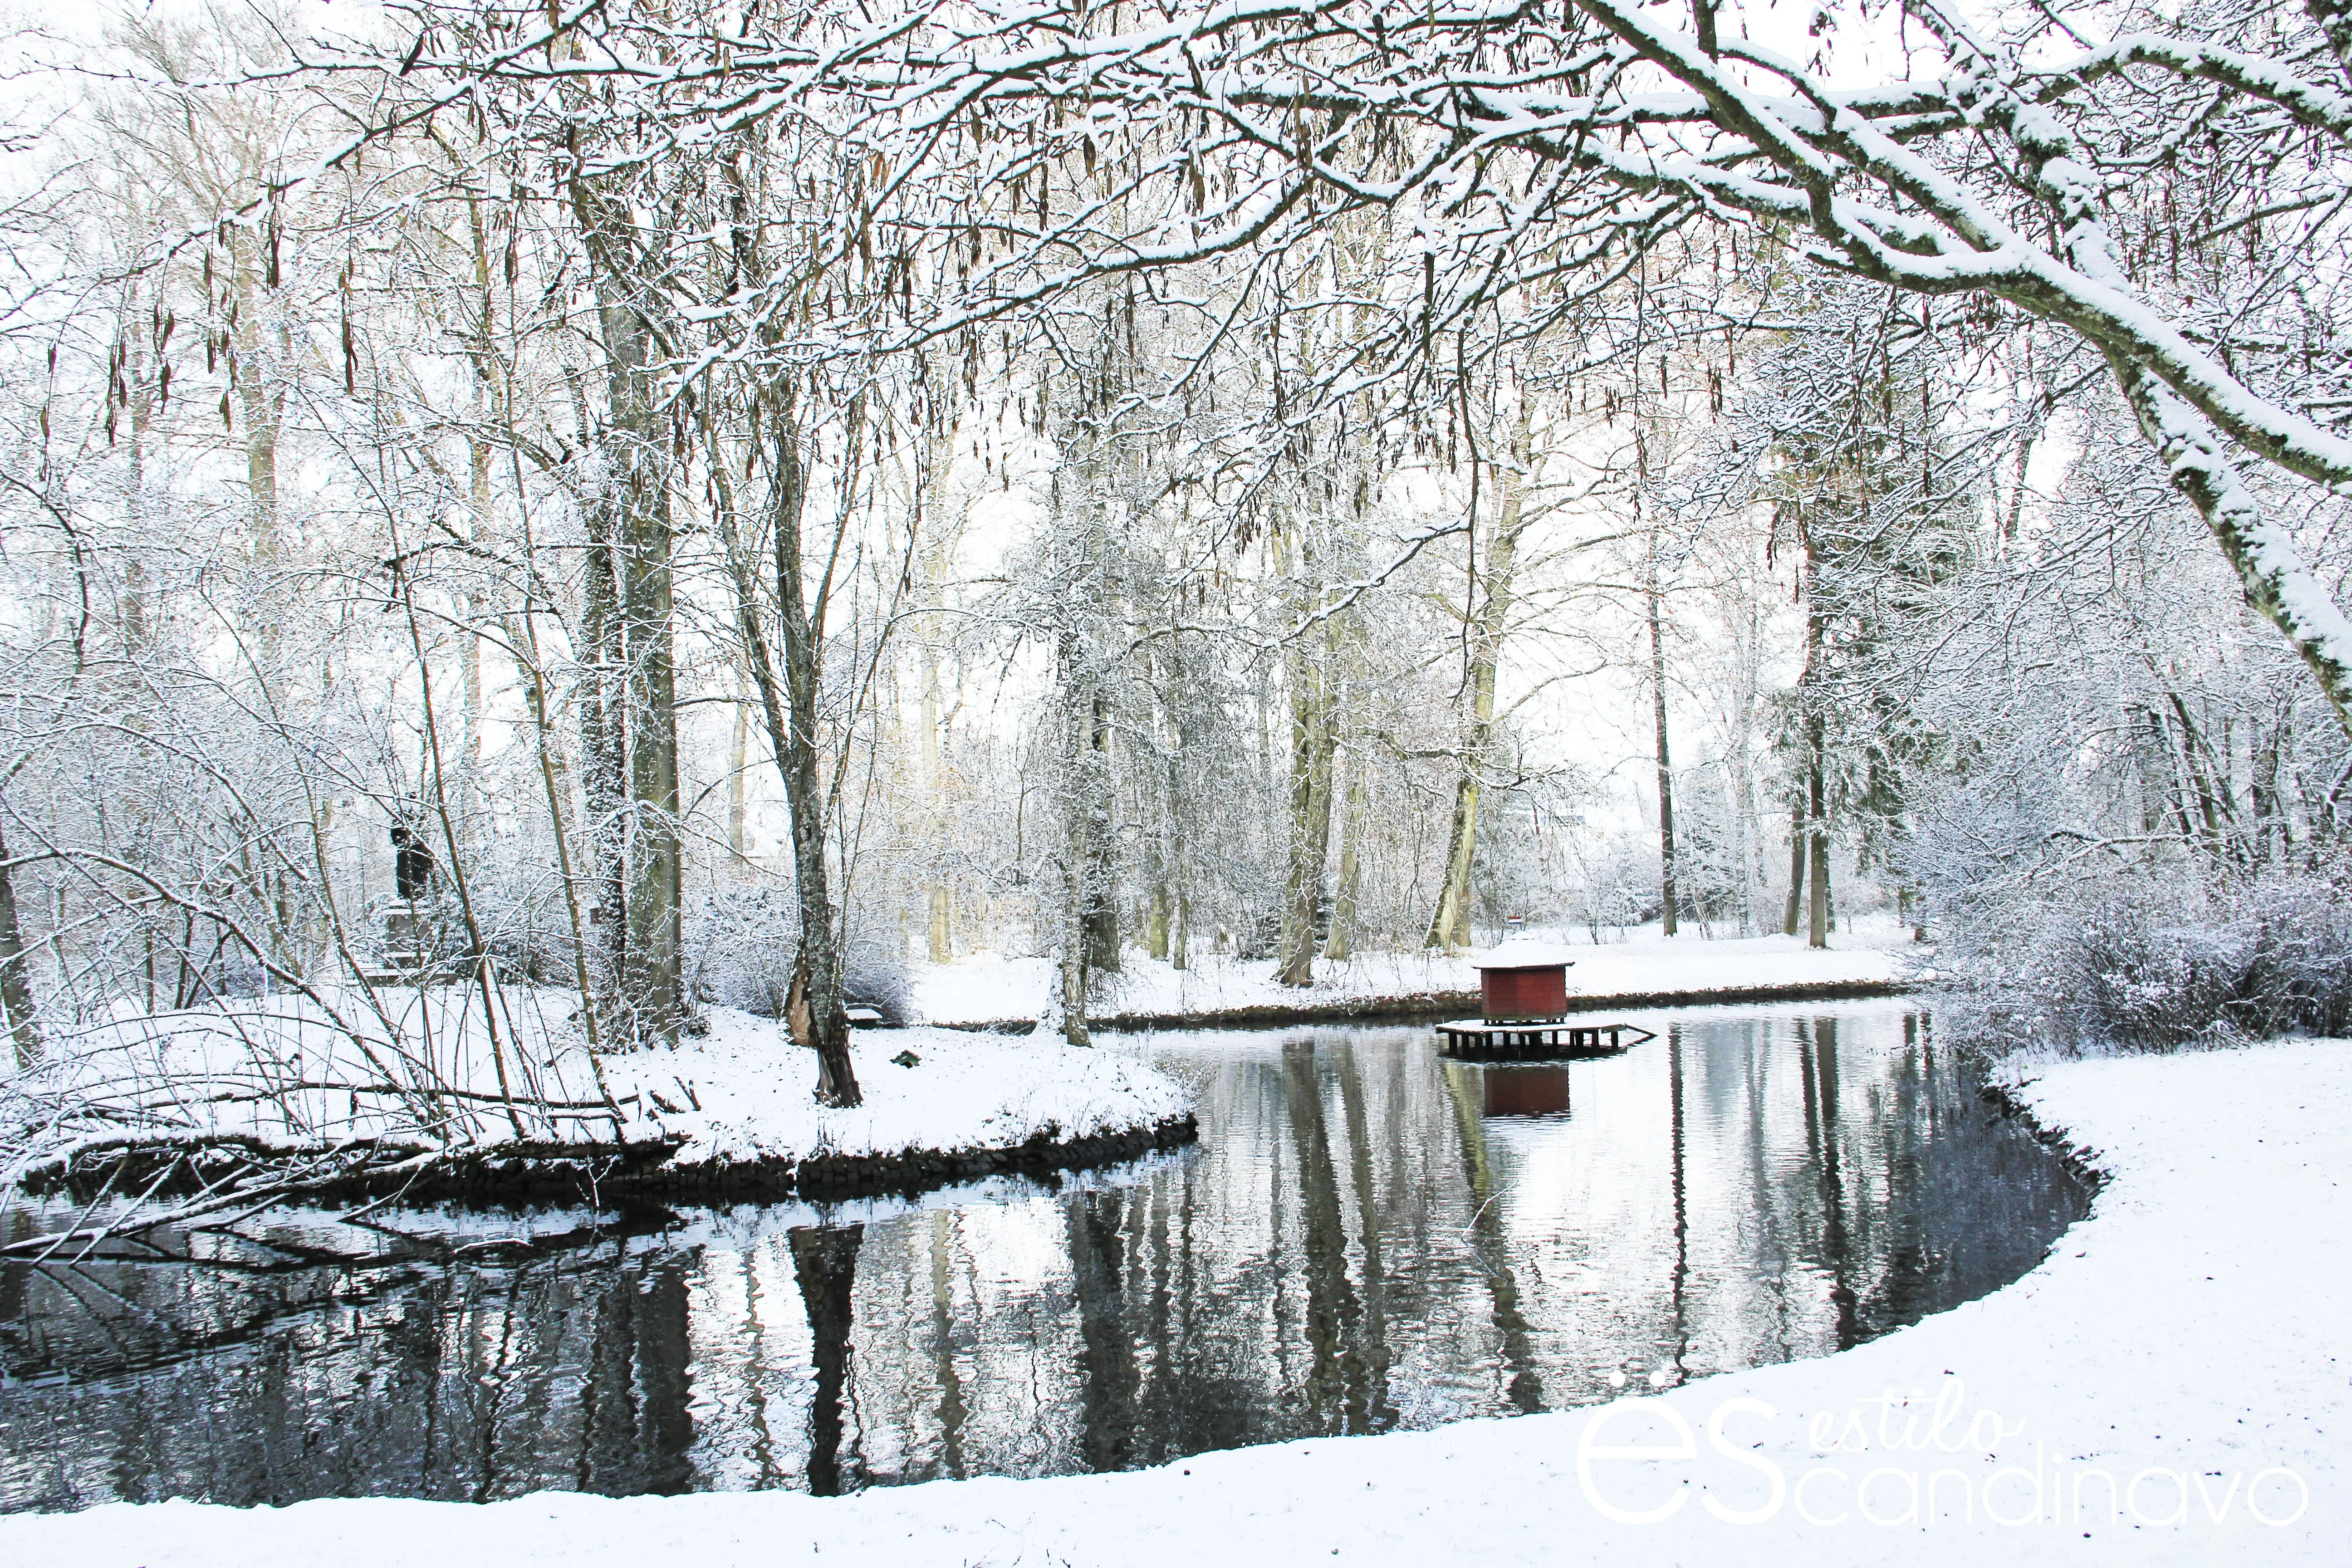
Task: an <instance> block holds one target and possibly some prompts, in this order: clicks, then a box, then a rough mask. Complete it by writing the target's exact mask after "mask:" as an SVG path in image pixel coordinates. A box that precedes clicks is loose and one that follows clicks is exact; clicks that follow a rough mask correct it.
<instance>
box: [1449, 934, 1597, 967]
mask: <svg viewBox="0 0 2352 1568" xmlns="http://www.w3.org/2000/svg"><path fill="white" fill-rule="evenodd" d="M1569 951H1570V950H1569V949H1568V947H1567V946H1565V945H1564V944H1562V943H1560V942H1535V941H1532V940H1530V941H1527V942H1517V941H1513V942H1504V943H1503V944H1501V945H1500V946H1498V947H1492V948H1489V949H1487V950H1486V952H1483V953H1481V954H1480V955H1479V956H1477V957H1476V958H1474V959H1472V960H1471V961H1470V967H1471V968H1473V969H1565V968H1567V967H1568V966H1569V965H1570V964H1571V963H1575V962H1576V960H1575V959H1573V958H1570V956H1569Z"/></svg>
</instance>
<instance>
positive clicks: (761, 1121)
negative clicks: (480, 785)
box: [0, 987, 1194, 1201]
mask: <svg viewBox="0 0 2352 1568" xmlns="http://www.w3.org/2000/svg"><path fill="white" fill-rule="evenodd" d="M565 997H568V994H544V993H529V994H523V993H518V994H517V995H516V996H515V997H513V998H509V999H507V1000H508V1001H509V1006H508V1009H507V1015H506V1018H505V1020H504V1023H505V1026H506V1027H505V1032H504V1034H503V1036H502V1037H499V1040H498V1043H497V1044H496V1045H495V1046H494V1045H493V1044H492V1043H491V1042H490V1039H489V1032H488V1031H486V1030H484V1029H482V1028H481V1027H480V1026H479V1013H478V1009H475V1008H474V994H473V993H472V992H471V991H470V990H469V989H468V988H464V987H447V988H438V989H436V990H433V991H430V992H426V993H425V994H422V995H419V994H416V993H414V992H412V993H409V994H407V1005H406V1008H405V1010H404V1011H401V1012H396V1013H394V1014H393V1015H392V1021H393V1023H394V1024H395V1025H397V1026H398V1028H397V1030H396V1031H394V1030H386V1031H384V1032H383V1034H384V1037H383V1038H378V1039H374V1040H367V1039H362V1038H358V1037H355V1036H354V1035H353V1034H352V1032H349V1031H347V1030H341V1029H338V1028H336V1027H333V1026H331V1023H330V1020H329V1019H328V1018H327V1017H326V1016H324V1015H323V1014H322V1012H321V1010H320V1008H319V1007H318V1006H317V1005H314V1004H313V1003H311V1002H310V1001H309V1000H308V999H305V998H300V997H278V998H263V999H259V1000H256V1001H251V1002H245V1003H238V1004H234V1005H219V1006H215V1007H211V1008H205V1009H194V1010H191V1011H188V1012H184V1013H179V1014H172V1015H163V1016H155V1017H147V1016H140V1017H136V1018H126V1019H123V1020H121V1021H119V1022H118V1023H116V1024H115V1025H113V1026H111V1027H110V1028H109V1029H106V1030H103V1031H96V1032H93V1033H92V1035H90V1036H89V1037H85V1038H84V1039H83V1040H82V1041H81V1042H79V1047H80V1048H79V1051H78V1052H77V1053H76V1054H74V1055H71V1056H67V1055H64V1054H62V1053H61V1054H60V1056H59V1057H58V1058H57V1059H54V1060H52V1061H49V1062H47V1063H44V1064H41V1065H40V1066H39V1067H37V1068H34V1069H32V1070H30V1071H27V1072H23V1073H19V1074H17V1075H16V1076H15V1077H14V1078H12V1079H0V1090H5V1091H8V1092H7V1093H6V1095H5V1098H0V1115H5V1114H6V1113H8V1112H9V1111H10V1110H11V1109H12V1108H13V1110H14V1115H15V1119H16V1121H17V1122H18V1124H19V1125H20V1126H21V1127H26V1128H30V1129H32V1130H33V1133H34V1135H33V1136H26V1135H25V1134H23V1133H20V1134H19V1137H20V1138H21V1139H22V1142H21V1143H20V1145H19V1146H20V1148H22V1149H23V1150H24V1151H25V1152H23V1153H21V1154H19V1156H18V1157H17V1159H16V1162H15V1163H14V1164H13V1166H12V1168H10V1169H8V1170H6V1171H0V1190H5V1186H6V1185H18V1184H21V1185H24V1186H25V1187H26V1188H27V1189H28V1190H33V1191H42V1190H54V1189H57V1188H60V1187H62V1188H68V1189H75V1190H83V1189H92V1188H96V1187H100V1186H102V1185H104V1184H106V1183H107V1182H108V1181H109V1180H110V1179H116V1180H117V1183H118V1186H117V1190H124V1191H128V1190H136V1189H134V1188H132V1187H131V1185H130V1183H131V1181H133V1180H136V1181H137V1182H138V1184H139V1187H140V1188H144V1187H146V1186H148V1184H150V1183H151V1182H152V1183H154V1184H155V1185H154V1190H155V1191H156V1192H157V1193H159V1194H171V1193H173V1192H176V1191H182V1190H185V1189H186V1188H188V1187H190V1186H191V1185H193V1184H194V1183H193V1182H192V1181H191V1180H189V1179H187V1178H188V1177H189V1176H192V1175H208V1173H209V1167H208V1166H206V1165H205V1163H203V1162H205V1161H206V1160H208V1159H209V1160H213V1161H215V1163H217V1162H218V1161H219V1160H222V1159H228V1158H251V1159H255V1160H258V1161H263V1162H274V1163H278V1164H280V1165H292V1164H295V1163H303V1162H308V1163H310V1165H311V1166H312V1167H314V1168H320V1169H326V1170H328V1171H329V1173H330V1177H331V1179H326V1180H322V1181H319V1182H313V1183H311V1184H309V1185H307V1186H306V1187H305V1188H304V1192H305V1193H306V1194H308V1195H310V1196H314V1197H319V1198H323V1199H330V1200H337V1201H340V1200H343V1199H348V1198H352V1197H354V1196H358V1195H362V1194H364V1195H381V1194H387V1193H399V1194H404V1195H406V1196H408V1197H410V1198H412V1199H415V1200H416V1201H432V1200H444V1199H453V1200H465V1199H472V1200H509V1199H534V1200H546V1199H549V1198H555V1199H560V1200H563V1199H572V1198H579V1199H581V1200H583V1201H594V1200H595V1198H596V1196H597V1194H604V1195H607V1196H611V1195H623V1196H625V1195H630V1194H643V1195H646V1196H663V1197H671V1196H675V1197H693V1198H731V1197H750V1196H763V1197H776V1196H782V1195H784V1194H791V1193H796V1192H813V1193H819V1194H824V1195H827V1196H834V1197H838V1196H846V1195H854V1194H867V1193H880V1192H887V1191H905V1190H911V1189H916V1188H920V1187H923V1186H929V1185H937V1184H940V1183H943V1182H950V1181H956V1180H961V1179H965V1178H969V1177H972V1176H979V1175H986V1174H992V1173H1003V1172H1011V1171H1024V1170H1025V1171H1035V1170H1041V1169H1051V1168H1061V1167H1069V1166H1076V1165H1084V1164H1090V1163H1101V1162H1104V1161H1107V1160H1117V1159H1125V1158H1129V1157H1132V1156H1134V1155H1136V1154H1139V1153H1142V1152H1145V1151H1147V1150H1149V1149H1151V1148H1156V1147H1166V1146H1169V1145H1171V1144H1173V1143H1178V1142H1186V1141H1188V1140H1189V1139H1190V1138H1191V1137H1192V1135H1193V1131H1194V1128H1193V1122H1192V1108H1191V1098H1190V1096H1189V1094H1188V1093H1187V1092H1186V1090H1185V1089H1183V1087H1182V1086H1181V1085H1180V1084H1178V1083H1177V1082H1176V1081H1175V1080H1174V1079H1171V1078H1169V1077H1168V1076H1167V1075H1165V1074H1163V1073H1160V1072H1158V1071H1156V1070H1154V1069H1153V1068H1150V1067H1149V1066H1146V1065H1145V1064H1143V1063H1141V1062H1139V1061H1136V1060H1133V1059H1132V1058H1126V1057H1123V1056H1120V1055H1118V1054H1116V1053H1111V1052H1105V1051H1092V1050H1085V1049H1079V1048H1076V1047H1070V1046H1067V1045H1066V1044H1064V1043H1063V1042H1061V1041H1059V1040H1052V1039H1048V1040H1024V1041H1021V1042H1019V1043H1017V1044H1015V1043H1013V1042H1006V1041H998V1040H992V1039H990V1038H988V1037H984V1036H976V1035H972V1034H969V1033H964V1032H961V1031H955V1030H948V1029H936V1028H925V1027H913V1028H907V1029H896V1030H887V1031H865V1030H861V1031H856V1032H855V1033H854V1034H853V1036H852V1040H851V1047H850V1055H851V1059H852V1061H853V1063H854V1065H855V1067H856V1073H857V1078H858V1081H859V1083H860V1086H861V1087H862V1089H863V1090H864V1095H865V1100H864V1103H862V1104H860V1105H857V1106H854V1107H848V1108H832V1107H826V1106H823V1105H820V1104H818V1103H817V1101H816V1099H815V1095H814V1081H815V1058H814V1055H813V1054H812V1053H810V1052H808V1051H805V1050H802V1049H800V1048H798V1047H793V1045H792V1044H791V1043H790V1042H789V1041H788V1040H786V1039H784V1038H783V1037H782V1028H781V1026H778V1025H777V1024H775V1023H774V1022H772V1021H771V1020H767V1019H761V1018H755V1017H752V1016H750V1015H748V1014H743V1013H738V1012H734V1011H732V1010H730V1009H724V1008H712V1009H709V1011H708V1012H707V1013H706V1014H705V1018H706V1021H707V1029H706V1031H705V1032H704V1033H703V1034H701V1035H700V1036H697V1037H688V1038H686V1039H683V1040H681V1041H680V1042H679V1044H678V1045H677V1047H676V1048H675V1049H653V1050H642V1051H634V1052H615V1053H608V1054H606V1055H605V1056H604V1058H603V1061H602V1068H601V1071H602V1083H603V1086H604V1093H603V1094H598V1093H597V1092H596V1091H595V1085H596V1083H597V1078H596V1074H595V1071H594V1070H593V1069H592V1068H591V1067H590V1065H589V1064H588V1063H587V1061H586V1060H585V1056H584V1053H583V1051H582V1050H581V1049H580V1048H579V1046H578V1043H577V1040H576V1036H574V1035H573V1034H572V1032H571V1031H569V1030H567V1029H566V1028H565V1027H564V1026H562V1025H561V1024H559V1023H555V1022H554V1021H553V1020H554V1019H555V1018H558V1017H561V1016H562V1002H563V1000H564V998H565ZM551 1001H552V1002H554V1003H555V1004H556V1005H554V1006H552V1007H551V1006H548V1005H546V1004H547V1003H549V1002H551ZM386 1062H401V1063H404V1064H405V1065H406V1066H407V1067H408V1068H409V1070H410V1074H411V1081H412V1083H413V1082H416V1081H425V1082H429V1083H430V1084H432V1085H434V1086H435V1088H436V1089H442V1090H445V1091H446V1090H454V1091H457V1093H458V1094H459V1095H461V1096H462V1098H457V1099H450V1098H447V1097H446V1093H445V1095H444V1097H443V1098H441V1099H438V1100H435V1099H434V1098H433V1091H432V1090H430V1089H427V1090H419V1089H405V1090H403V1091H395V1090H394V1089H393V1088H391V1087H388V1086H384V1085H383V1081H382V1080H383V1079H384V1078H385V1077H386V1076H387V1075H386V1074H385V1073H384V1072H383V1064H384V1063H386ZM526 1066H528V1067H529V1068H530V1069H532V1070H531V1071H530V1074H529V1076H528V1077H527V1078H526V1077H525V1076H524V1074H523V1073H522V1071H521V1070H520V1069H522V1068H525V1067H526ZM510 1067H511V1068H514V1069H516V1070H515V1071H514V1072H513V1073H512V1074H511V1077H510V1076H509V1068H510ZM514 1078H520V1079H523V1081H521V1082H515V1083H513V1097H512V1098H513V1105H514V1107H515V1108H516V1109H515V1110H509V1104H508V1100H509V1096H508V1087H509V1082H510V1081H511V1079H514ZM352 1085H357V1086H362V1087H360V1088H358V1089H356V1091H354V1090H353V1089H352V1088H350V1087H348V1086H352ZM371 1086H372V1087H371ZM526 1089H528V1090H530V1098H526V1095H525V1090H526ZM417 1100H427V1101H428V1103H432V1104H435V1105H436V1106H441V1107H446V1108H448V1109H447V1110H446V1114H445V1117H444V1120H443V1121H441V1122H439V1123H438V1124H437V1125H435V1126H433V1127H432V1128H431V1129H430V1131H429V1132H428V1131H426V1130H425V1127H424V1126H423V1125H422V1124H421V1123H420V1121H418V1119H417V1118H416V1117H415V1113H414V1111H413V1110H412V1109H411V1108H412V1106H413V1104H414V1103H415V1101H417ZM58 1105H68V1106H70V1105H98V1106H101V1107H103V1108H104V1110H103V1114H102V1115H89V1116H85V1117H83V1118H82V1119H80V1120H79V1121H71V1122H68V1121H63V1120H62V1119H60V1121H58V1123H57V1124H56V1125H54V1126H53V1127H52V1128H49V1129H41V1128H38V1127H37V1126H36V1125H35V1123H34V1121H32V1120H31V1118H33V1117H36V1116H37V1115H38V1113H40V1112H41V1111H42V1110H44V1109H45V1108H47V1107H50V1106H58ZM548 1107H555V1108H559V1109H556V1110H548V1109H546V1108H548ZM565 1107H570V1108H573V1109H570V1110H564V1109H560V1108H565ZM607 1107H610V1108H611V1109H610V1110H607V1109H606V1108H607ZM5 1130H6V1129H5V1128H0V1131H5ZM43 1131H46V1132H47V1136H46V1137H45V1138H43V1137H41V1136H39V1134H40V1133H41V1132H43ZM348 1148H358V1149H362V1150H365V1151H367V1152H369V1154H370V1156H371V1158H370V1159H369V1160H368V1161H367V1162H366V1163H353V1164H352V1165H351V1166H350V1167H349V1173H348V1174H340V1172H341V1171H342V1170H343V1169H344V1167H341V1166H330V1165H329V1164H328V1163H327V1162H330V1161H331V1159H332V1158H333V1157H334V1155H335V1154H336V1152H338V1151H340V1150H343V1149H348ZM173 1161H178V1162H179V1164H180V1175H179V1178H178V1179H173V1180H164V1179H163V1177H164V1176H166V1175H169V1174H170V1173H169V1172H168V1171H167V1170H166V1166H167V1165H168V1164H169V1163H171V1162H173ZM84 1195H85V1196H87V1195H89V1193H88V1192H87V1191H85V1192H84Z"/></svg>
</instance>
